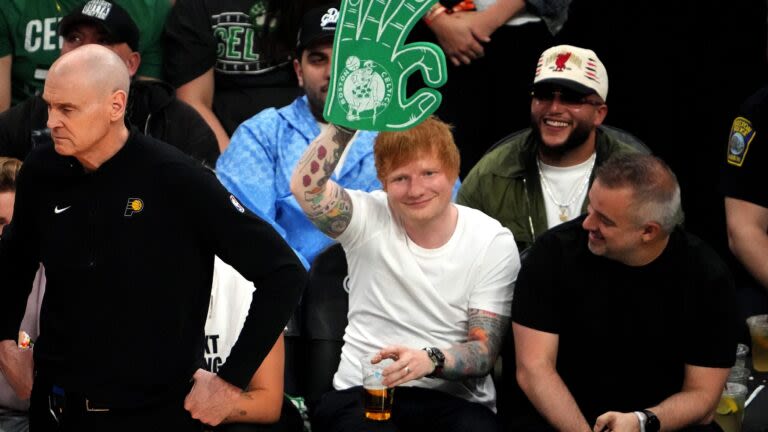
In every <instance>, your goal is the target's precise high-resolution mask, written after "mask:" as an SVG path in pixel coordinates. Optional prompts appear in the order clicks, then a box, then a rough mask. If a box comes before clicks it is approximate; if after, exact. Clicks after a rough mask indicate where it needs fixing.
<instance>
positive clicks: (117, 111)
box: [109, 90, 128, 121]
mask: <svg viewBox="0 0 768 432" xmlns="http://www.w3.org/2000/svg"><path fill="white" fill-rule="evenodd" d="M127 103H128V94H127V93H126V92H125V91H123V90H117V91H115V92H114V93H112V104H111V107H110V112H109V117H110V120H111V121H118V120H121V119H122V118H123V117H125V109H126V105H127Z"/></svg>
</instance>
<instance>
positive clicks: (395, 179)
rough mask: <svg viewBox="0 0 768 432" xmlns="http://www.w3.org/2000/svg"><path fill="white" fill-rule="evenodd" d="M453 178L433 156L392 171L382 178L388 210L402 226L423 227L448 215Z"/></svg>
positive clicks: (430, 154) (426, 155)
mask: <svg viewBox="0 0 768 432" xmlns="http://www.w3.org/2000/svg"><path fill="white" fill-rule="evenodd" d="M454 182H455V178H453V177H452V176H451V175H450V174H449V173H447V172H446V170H445V169H444V168H443V166H442V162H441V161H440V159H439V158H438V157H437V156H436V155H435V154H434V153H422V154H420V155H419V157H417V158H415V159H413V160H411V161H409V162H406V163H404V164H403V165H401V166H399V167H397V168H394V169H393V170H391V171H390V172H389V173H388V174H387V176H386V178H385V179H384V190H385V191H386V192H387V199H388V200H389V207H390V208H391V209H392V212H393V213H394V214H395V216H396V217H397V218H398V219H400V220H401V221H402V222H403V224H404V225H405V226H415V225H425V224H428V223H430V222H433V221H438V220H440V219H441V218H444V217H446V216H447V214H448V212H447V210H448V209H449V208H450V205H451V195H452V192H453V184H454Z"/></svg>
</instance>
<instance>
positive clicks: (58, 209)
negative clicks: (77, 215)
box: [53, 206, 72, 214]
mask: <svg viewBox="0 0 768 432" xmlns="http://www.w3.org/2000/svg"><path fill="white" fill-rule="evenodd" d="M70 207H72V206H67V207H64V208H59V206H56V207H54V208H53V212H54V213H56V214H59V213H64V212H65V211H67V210H69V208H70Z"/></svg>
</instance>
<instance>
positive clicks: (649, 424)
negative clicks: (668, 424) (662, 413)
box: [643, 410, 661, 432]
mask: <svg viewBox="0 0 768 432" xmlns="http://www.w3.org/2000/svg"><path fill="white" fill-rule="evenodd" d="M643 413H644V414H645V416H646V417H647V420H646V421H645V432H658V431H659V429H661V423H660V422H659V418H658V417H656V414H654V413H653V412H651V411H648V410H643Z"/></svg>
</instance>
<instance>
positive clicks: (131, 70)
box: [125, 51, 141, 78]
mask: <svg viewBox="0 0 768 432" xmlns="http://www.w3.org/2000/svg"><path fill="white" fill-rule="evenodd" d="M125 66H126V67H127V68H128V75H130V76H131V78H133V76H134V75H136V72H137V71H138V70H139V66H141V54H139V52H138V51H134V52H132V53H131V55H129V56H128V58H126V59H125Z"/></svg>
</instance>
